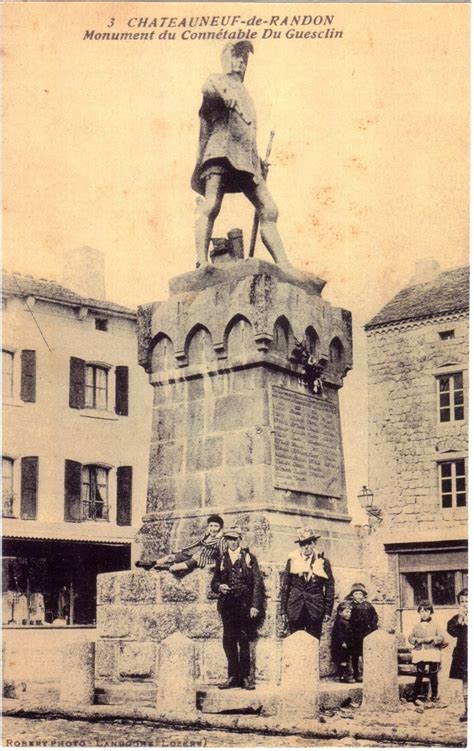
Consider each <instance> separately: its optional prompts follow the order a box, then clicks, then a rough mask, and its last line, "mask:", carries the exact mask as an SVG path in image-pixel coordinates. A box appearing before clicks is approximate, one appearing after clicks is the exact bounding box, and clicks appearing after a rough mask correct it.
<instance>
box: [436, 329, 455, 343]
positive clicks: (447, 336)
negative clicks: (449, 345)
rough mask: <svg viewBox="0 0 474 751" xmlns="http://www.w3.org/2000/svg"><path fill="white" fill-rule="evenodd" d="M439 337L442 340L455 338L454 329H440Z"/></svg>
mask: <svg viewBox="0 0 474 751" xmlns="http://www.w3.org/2000/svg"><path fill="white" fill-rule="evenodd" d="M438 333H439V338H440V339H441V341H442V342H445V341H446V340H447V339H454V329H449V330H448V331H439V332H438Z"/></svg>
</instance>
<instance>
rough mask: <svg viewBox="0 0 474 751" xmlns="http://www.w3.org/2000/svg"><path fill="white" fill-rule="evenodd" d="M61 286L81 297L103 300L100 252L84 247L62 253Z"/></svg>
mask: <svg viewBox="0 0 474 751" xmlns="http://www.w3.org/2000/svg"><path fill="white" fill-rule="evenodd" d="M62 284H63V285H64V286H65V287H69V289H72V290H73V291H74V292H77V294H79V295H82V297H92V298H94V299H95V300H105V299H106V298H105V263H104V254H103V253H102V251H101V250H96V249H95V248H89V247H88V246H87V245H85V246H84V247H82V248H75V249H74V250H69V251H67V252H66V253H64V260H63V278H62Z"/></svg>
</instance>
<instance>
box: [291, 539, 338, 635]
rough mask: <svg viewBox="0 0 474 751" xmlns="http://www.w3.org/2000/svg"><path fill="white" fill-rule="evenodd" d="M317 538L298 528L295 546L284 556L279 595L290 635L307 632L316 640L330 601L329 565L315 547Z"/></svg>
mask: <svg viewBox="0 0 474 751" xmlns="http://www.w3.org/2000/svg"><path fill="white" fill-rule="evenodd" d="M319 537H320V535H316V534H315V533H314V531H313V530H312V529H310V528H308V527H302V528H300V529H298V536H297V539H296V540H295V542H297V543H298V548H297V549H296V550H293V551H292V552H291V553H290V555H289V557H288V561H287V564H286V569H285V572H284V575H283V583H282V596H281V605H282V614H283V616H284V617H286V618H287V619H288V628H289V631H290V634H293V633H294V632H295V631H307V632H308V633H309V634H311V636H314V637H315V638H316V639H320V638H321V631H322V627H323V622H324V623H326V622H327V621H329V619H330V617H331V612H332V606H333V604H334V577H333V575H332V570H331V564H330V563H329V561H328V559H327V558H325V557H324V553H317V552H316V550H315V543H316V540H318V539H319Z"/></svg>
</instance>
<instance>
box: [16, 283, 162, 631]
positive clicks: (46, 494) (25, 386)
mask: <svg viewBox="0 0 474 751" xmlns="http://www.w3.org/2000/svg"><path fill="white" fill-rule="evenodd" d="M2 307H3V351H2V364H3V431H4V433H3V434H4V440H3V456H2V472H3V499H2V503H3V511H2V516H3V559H2V562H3V603H2V604H3V627H4V633H5V637H4V638H5V639H6V640H7V641H8V639H10V641H13V642H14V641H15V640H18V639H19V638H20V636H19V634H18V631H21V630H24V629H28V630H29V632H30V640H31V641H34V640H35V639H36V640H37V639H38V638H39V637H38V634H37V633H36V632H38V631H42V632H45V631H46V630H48V633H49V634H51V635H52V634H53V632H54V630H55V629H56V627H57V628H62V629H64V627H66V626H67V627H68V629H72V628H74V627H82V628H85V627H94V625H95V617H96V615H95V614H96V577H97V574H99V573H102V572H105V571H117V570H123V569H127V568H130V562H131V545H132V541H133V538H134V535H135V532H136V529H137V528H138V526H139V525H140V522H141V518H142V516H143V513H144V510H145V498H146V487H147V475H148V466H147V465H148V444H149V430H150V419H151V399H152V392H151V388H150V386H149V385H148V382H147V378H146V375H145V374H144V373H143V371H142V370H141V368H139V367H138V365H137V353H136V314H135V312H134V311H132V310H129V309H128V308H125V307H123V306H120V305H116V304H114V303H110V302H107V301H100V300H95V299H91V298H88V297H85V296H84V295H80V294H78V293H76V292H73V291H72V290H70V289H67V288H65V287H63V286H61V285H59V284H57V283H54V282H49V281H46V280H43V279H34V278H32V277H25V276H19V275H17V274H5V275H4V277H3V291H2ZM33 631H34V632H35V633H34V634H33V633H31V632H33ZM13 632H14V633H13ZM41 638H43V637H41Z"/></svg>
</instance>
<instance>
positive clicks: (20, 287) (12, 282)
mask: <svg viewBox="0 0 474 751" xmlns="http://www.w3.org/2000/svg"><path fill="white" fill-rule="evenodd" d="M2 292H3V294H4V295H5V294H6V295H16V296H18V297H27V296H30V295H31V296H32V297H36V298H37V299H39V300H46V301H49V302H55V303H62V304H64V305H73V306H78V307H86V308H93V309H94V310H98V311H101V312H104V313H110V314H115V315H120V316H125V317H127V318H133V319H135V318H136V316H137V314H136V311H135V310H132V309H131V308H126V307H125V306H124V305H117V304H116V303H113V302H108V300H95V299H94V298H92V297H82V296H81V295H78V294H77V292H73V291H72V289H68V288H67V287H63V286H62V285H61V284H58V282H53V281H50V280H48V279H36V278H35V277H33V276H22V275H21V274H9V273H7V272H6V271H4V272H3V274H2Z"/></svg>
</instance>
